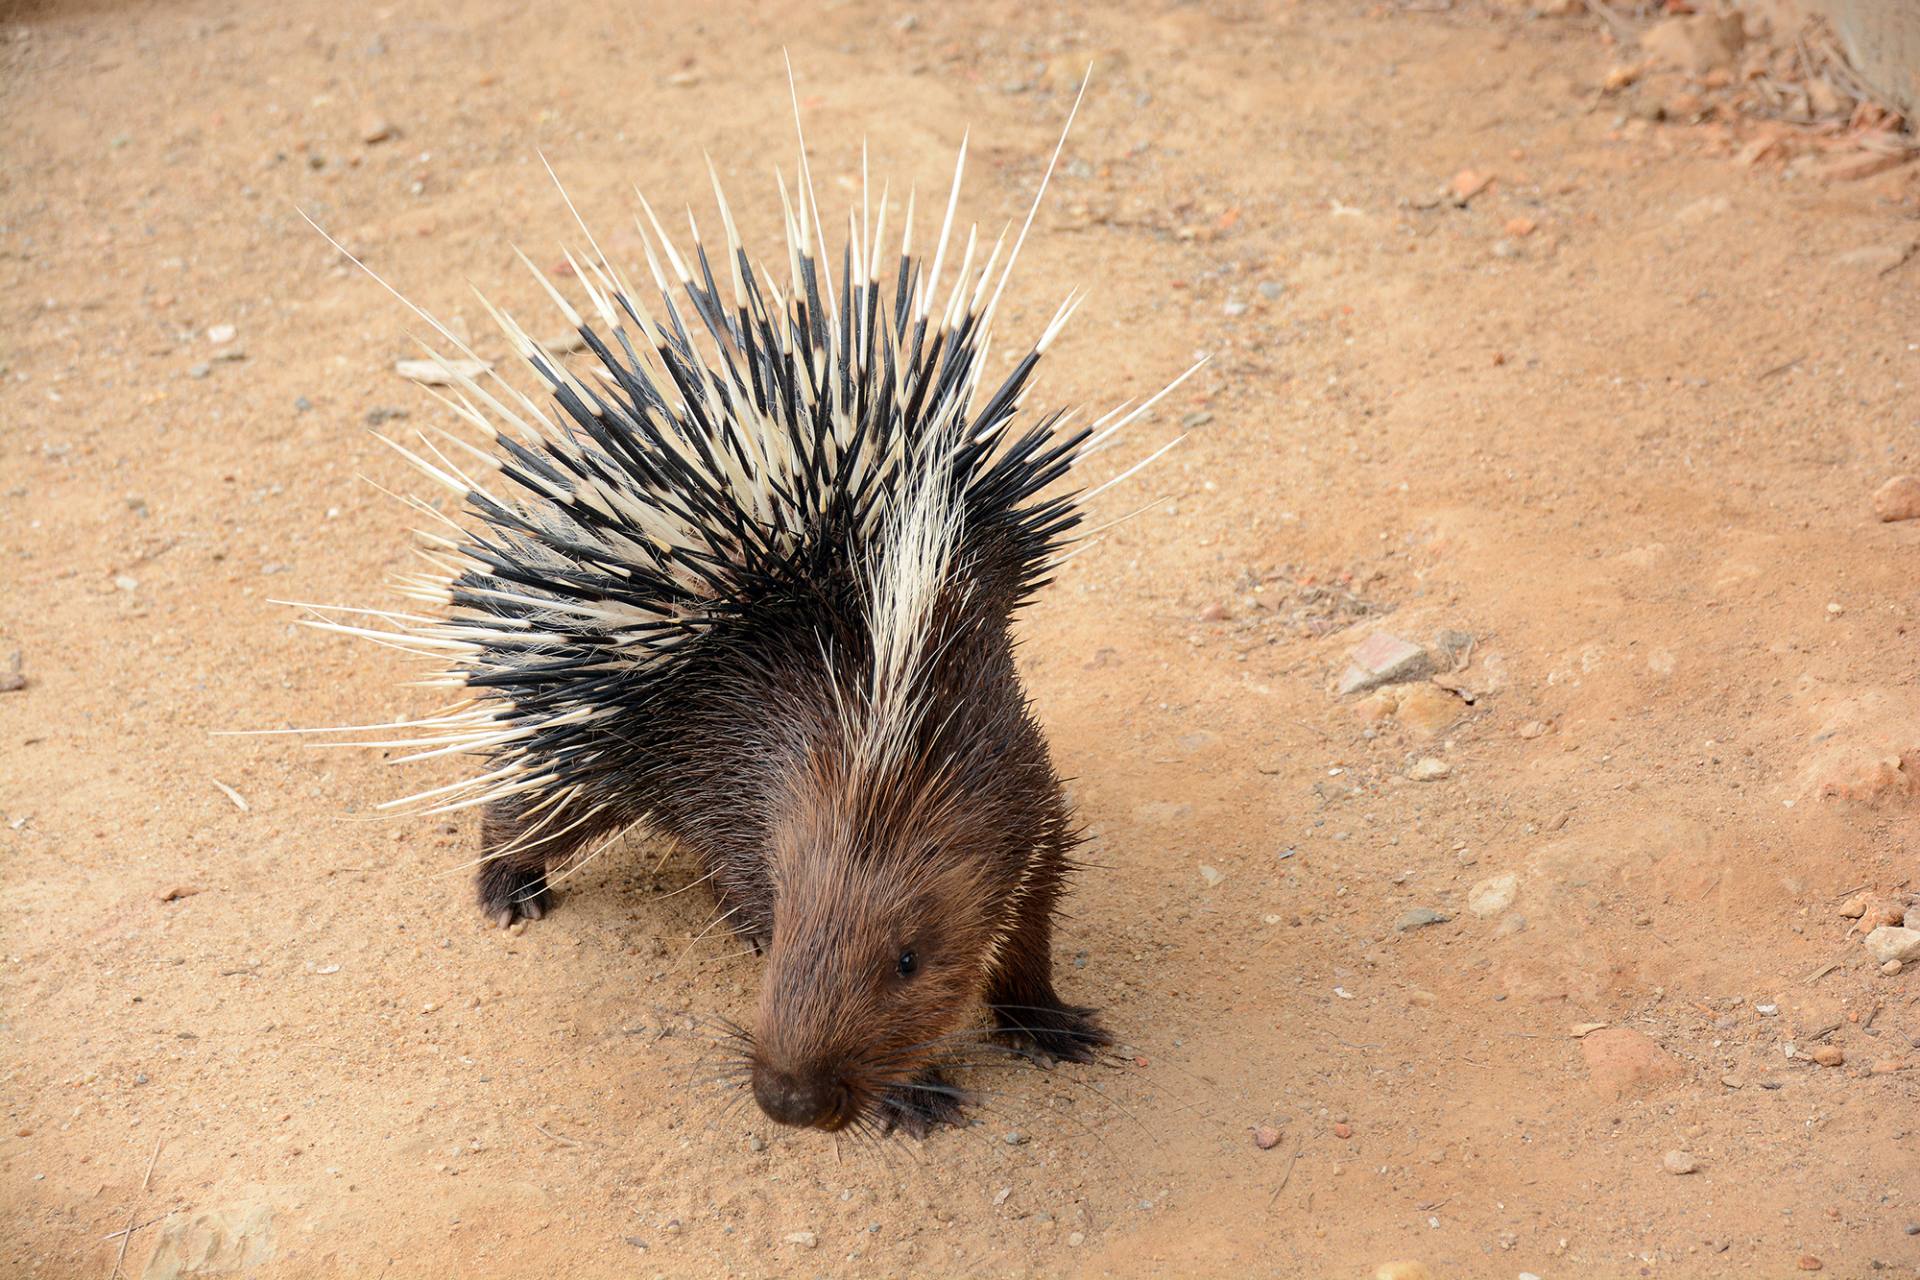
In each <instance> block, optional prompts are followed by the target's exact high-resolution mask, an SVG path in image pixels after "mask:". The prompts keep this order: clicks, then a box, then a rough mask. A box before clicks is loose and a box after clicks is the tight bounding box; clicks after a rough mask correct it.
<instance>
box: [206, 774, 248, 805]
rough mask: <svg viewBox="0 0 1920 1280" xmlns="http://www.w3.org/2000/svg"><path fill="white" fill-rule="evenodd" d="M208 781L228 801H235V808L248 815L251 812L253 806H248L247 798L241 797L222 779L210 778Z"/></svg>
mask: <svg viewBox="0 0 1920 1280" xmlns="http://www.w3.org/2000/svg"><path fill="white" fill-rule="evenodd" d="M207 781H208V782H211V783H212V784H213V785H214V786H216V787H218V788H220V794H221V795H223V796H225V797H226V798H227V799H229V800H231V801H233V807H234V808H236V809H238V810H239V811H240V812H242V813H248V812H250V811H251V806H249V805H248V804H247V799H246V797H245V796H243V795H241V794H240V793H239V792H238V791H235V790H234V789H233V788H232V787H230V786H228V785H227V784H226V783H224V782H222V781H220V779H218V778H208V779H207Z"/></svg>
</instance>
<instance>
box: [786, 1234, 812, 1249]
mask: <svg viewBox="0 0 1920 1280" xmlns="http://www.w3.org/2000/svg"><path fill="white" fill-rule="evenodd" d="M787 1243H788V1244H797V1245H799V1246H800V1247H801V1248H802V1249H812V1248H814V1247H816V1246H817V1245H818V1244H819V1243H820V1237H819V1236H817V1235H815V1234H813V1232H811V1231H790V1232H788V1233H787Z"/></svg>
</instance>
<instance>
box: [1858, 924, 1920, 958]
mask: <svg viewBox="0 0 1920 1280" xmlns="http://www.w3.org/2000/svg"><path fill="white" fill-rule="evenodd" d="M1867 951H1868V952H1869V953H1870V954H1871V955H1872V956H1873V958H1874V959H1875V960H1878V961H1879V962H1880V963H1881V964H1885V963H1887V961H1889V960H1900V961H1903V962H1904V961H1907V960H1912V959H1915V958H1917V957H1920V929H1907V928H1903V927H1902V926H1900V925H1897V924H1883V925H1881V926H1880V927H1879V928H1878V929H1875V930H1874V931H1873V932H1872V933H1870V934H1868V935H1867Z"/></svg>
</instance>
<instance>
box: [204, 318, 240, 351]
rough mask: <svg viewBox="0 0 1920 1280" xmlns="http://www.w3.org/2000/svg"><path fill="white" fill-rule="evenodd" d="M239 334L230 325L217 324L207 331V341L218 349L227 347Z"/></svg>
mask: <svg viewBox="0 0 1920 1280" xmlns="http://www.w3.org/2000/svg"><path fill="white" fill-rule="evenodd" d="M237 332H239V331H238V330H237V329H235V328H234V327H233V326H232V325H230V324H216V325H214V326H213V327H212V328H211V329H208V330H207V341H208V342H211V343H212V344H213V345H214V346H216V347H220V346H225V345H226V344H227V343H229V342H232V341H233V338H234V335H235V334H236V333H237Z"/></svg>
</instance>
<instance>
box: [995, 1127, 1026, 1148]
mask: <svg viewBox="0 0 1920 1280" xmlns="http://www.w3.org/2000/svg"><path fill="white" fill-rule="evenodd" d="M1000 1140H1001V1141H1002V1142H1004V1143H1006V1144H1007V1145H1008V1146H1010V1147H1018V1146H1023V1145H1025V1143H1026V1141H1027V1135H1026V1134H1024V1133H1022V1132H1020V1131H1019V1130H1018V1129H1009V1130H1007V1132H1006V1133H1005V1134H1004V1135H1003V1136H1002V1137H1001V1139H1000Z"/></svg>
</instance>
